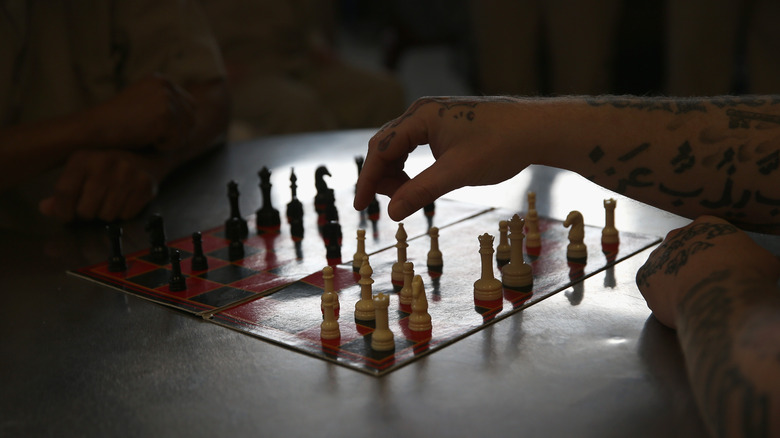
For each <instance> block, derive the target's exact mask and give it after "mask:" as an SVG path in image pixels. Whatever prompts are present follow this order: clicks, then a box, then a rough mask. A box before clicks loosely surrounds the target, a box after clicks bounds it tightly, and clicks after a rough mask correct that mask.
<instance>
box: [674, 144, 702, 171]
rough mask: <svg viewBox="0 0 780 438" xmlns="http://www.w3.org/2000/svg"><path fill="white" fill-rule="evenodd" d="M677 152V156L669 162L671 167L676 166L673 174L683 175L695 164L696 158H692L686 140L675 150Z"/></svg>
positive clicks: (689, 146)
mask: <svg viewBox="0 0 780 438" xmlns="http://www.w3.org/2000/svg"><path fill="white" fill-rule="evenodd" d="M677 152H678V153H677V156H676V157H674V158H672V161H671V162H670V163H671V164H672V165H673V166H676V167H675V168H674V173H683V172H685V171H686V170H688V169H690V168H691V167H693V165H694V164H695V163H696V157H694V156H693V150H692V149H691V145H690V143H688V141H687V140H686V141H685V143H683V144H682V146H680V147H679V148H677Z"/></svg>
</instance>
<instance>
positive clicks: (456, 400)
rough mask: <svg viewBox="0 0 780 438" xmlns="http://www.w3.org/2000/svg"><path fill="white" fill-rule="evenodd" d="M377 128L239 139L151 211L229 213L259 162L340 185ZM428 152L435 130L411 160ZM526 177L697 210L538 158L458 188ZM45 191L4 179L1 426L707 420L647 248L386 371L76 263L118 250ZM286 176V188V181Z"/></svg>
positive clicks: (574, 205) (467, 429) (465, 196)
mask: <svg viewBox="0 0 780 438" xmlns="http://www.w3.org/2000/svg"><path fill="white" fill-rule="evenodd" d="M370 136H371V132H370V131H365V130H359V131H344V132H331V133H314V134H300V135H291V136H280V137H269V138H265V139H260V140H256V141H251V142H245V143H240V144H234V145H230V146H228V147H224V148H222V149H220V150H217V151H215V152H213V153H210V154H209V155H207V156H205V157H202V158H200V159H198V160H196V161H194V162H193V163H191V164H190V165H188V166H186V168H185V169H182V170H180V171H178V172H177V173H176V174H174V175H173V176H172V177H171V178H170V179H169V181H168V182H167V183H166V184H165V185H164V186H163V187H162V188H161V192H160V195H159V196H158V198H157V199H156V200H155V201H154V202H153V203H152V205H151V206H150V207H149V210H148V212H146V214H147V215H148V214H149V213H151V212H159V213H161V214H162V215H163V216H164V217H165V220H166V229H167V232H168V234H169V237H170V238H176V237H181V236H185V235H188V234H190V233H191V232H192V231H193V230H202V229H208V228H212V227H214V226H216V225H219V224H221V223H222V222H224V220H225V218H227V217H228V216H229V204H228V202H227V199H226V196H225V193H226V192H225V190H226V189H225V184H226V183H227V181H229V180H231V179H233V180H236V181H237V182H238V183H239V187H247V188H249V187H256V186H257V171H258V170H259V169H260V168H261V167H262V166H268V167H269V168H270V169H271V170H272V171H273V172H274V174H273V175H274V176H273V178H274V180H273V182H274V186H275V187H287V185H289V181H286V178H288V176H289V169H290V167H292V166H294V167H295V170H296V174H298V176H299V185H300V186H301V190H303V193H304V194H305V193H307V192H306V190H308V189H306V188H305V187H307V186H308V185H309V184H311V186H312V188H311V190H312V193H313V171H314V169H315V168H316V167H317V166H318V165H320V164H325V165H327V166H328V168H329V169H330V171H331V173H332V174H333V175H334V177H333V178H331V179H330V181H329V183H330V185H331V187H337V188H338V187H342V188H343V187H349V186H350V185H351V184H354V182H355V175H356V167H355V163H354V161H353V158H354V156H355V155H359V154H364V153H365V150H366V145H367V141H368V139H369V138H370ZM431 160H432V159H431V157H430V152H429V150H428V149H427V148H426V147H421V148H419V149H418V151H416V152H415V153H414V154H412V157H411V158H410V161H409V165H408V168H409V169H410V172H412V173H415V172H417V171H419V170H420V169H422V168H423V167H424V166H426V165H427V164H428V163H430V162H431ZM307 175H311V176H307ZM274 190H276V189H274ZM528 190H534V191H536V192H537V199H538V201H537V209H538V210H539V214H540V215H542V216H548V217H552V218H557V219H563V218H565V216H566V214H567V213H568V212H569V211H570V210H574V209H577V210H580V211H581V212H582V213H583V215H584V217H585V222H586V223H588V224H592V225H599V226H600V225H603V207H602V205H601V203H602V200H603V199H605V198H608V197H614V198H616V199H617V200H618V208H617V211H616V224H617V226H618V228H619V229H621V230H626V231H635V232H642V233H647V234H654V235H657V236H659V237H662V236H664V235H665V234H666V232H668V231H669V230H670V229H672V228H675V227H678V226H681V225H684V224H685V223H687V221H686V220H684V219H682V218H679V217H677V216H673V215H670V214H668V213H665V212H662V211H660V210H657V209H654V208H651V207H648V206H645V205H642V204H639V203H637V202H634V201H632V200H630V199H628V198H625V197H621V196H619V195H616V194H615V193H612V192H608V191H605V190H603V189H601V188H600V187H598V186H595V185H593V184H592V183H590V182H588V181H587V180H585V179H583V178H581V177H579V176H577V175H575V174H572V173H569V172H566V171H561V170H559V169H552V168H547V167H540V166H532V167H530V168H528V169H526V170H524V171H523V172H522V173H520V174H519V175H518V176H517V177H515V178H513V179H512V180H510V181H508V182H505V183H502V184H500V185H498V186H493V187H480V188H468V189H461V190H460V191H457V192H455V193H452V194H450V195H448V197H449V198H452V199H458V200H463V201H468V202H475V203H480V204H485V205H487V206H497V207H505V208H510V209H516V210H521V209H522V208H523V207H524V202H525V201H524V196H525V193H526V192H527V191H528ZM42 193H43V188H41V187H35V186H30V187H23V188H20V189H16V190H13V191H8V192H5V193H2V194H0V254H2V263H1V264H0V272H2V277H0V278H2V292H0V293H2V295H3V300H2V303H3V305H2V309H1V310H0V313H1V314H2V318H0V334H1V336H0V357H2V359H0V376H2V377H1V378H2V384H1V386H2V391H0V392H1V393H2V395H0V435H2V436H53V435H56V436H226V435H229V434H230V435H240V436H246V435H250V434H251V435H256V436H295V437H300V436H315V435H316V436H337V435H338V436H372V437H385V436H387V437H391V436H393V437H395V436H410V437H412V436H427V435H431V434H436V435H441V436H475V435H483V436H509V435H512V436H517V435H520V436H598V437H605V436H633V437H641V436H686V437H690V436H703V435H705V432H704V429H703V426H702V423H701V420H700V419H699V415H698V413H697V410H696V406H695V404H694V401H693V399H692V394H691V391H690V389H689V385H688V381H687V377H686V375H685V371H684V367H683V362H682V355H681V351H680V349H679V346H678V344H677V341H676V338H675V334H674V332H672V331H671V330H668V329H666V328H665V327H663V326H661V325H660V324H659V323H658V322H657V321H655V320H654V319H653V318H652V317H651V316H650V311H649V310H648V309H647V307H646V305H645V302H644V300H643V299H642V297H641V295H640V294H639V292H638V290H637V288H636V285H635V283H634V276H635V274H636V271H637V269H638V268H639V267H640V266H641V265H642V263H643V262H644V261H645V259H646V258H647V255H648V254H649V250H645V251H643V252H641V253H639V254H638V255H637V256H634V257H631V258H630V259H628V260H626V261H623V262H621V263H619V264H617V265H616V266H615V267H614V268H612V269H609V270H607V271H605V272H601V273H599V274H597V275H595V276H593V277H590V278H588V279H586V280H585V281H584V282H582V283H580V284H578V285H576V286H575V287H572V288H569V289H566V290H564V291H562V292H560V293H558V294H556V295H554V296H552V297H551V298H549V299H546V300H544V301H542V302H540V303H538V304H535V305H533V306H531V307H529V308H527V309H525V310H523V311H521V312H519V313H517V314H515V315H513V316H511V317H509V318H507V319H505V320H503V321H500V322H498V323H496V324H493V325H491V326H488V327H487V328H485V329H483V330H481V331H479V332H477V333H476V334H473V335H471V336H469V337H467V338H465V339H463V340H460V341H458V342H456V343H455V344H453V345H451V346H448V347H446V348H444V349H442V350H440V351H437V352H435V353H433V354H430V355H427V356H425V357H423V358H421V359H420V360H417V361H415V362H414V363H412V364H410V365H408V366H406V367H403V368H401V369H399V370H397V371H394V372H392V373H390V374H389V375H386V376H384V377H381V378H377V377H374V376H370V375H367V374H364V373H360V372H356V371H354V370H351V369H348V368H345V367H341V366H338V365H335V364H331V363H328V362H326V361H323V360H320V359H316V358H312V357H308V356H305V355H302V354H300V353H297V352H295V351H291V350H288V349H285V348H282V347H280V346H278V345H274V344H271V343H267V342H264V341H262V340H259V339H256V338H253V337H250V336H247V335H244V334H241V333H237V332H235V331H232V330H229V329H226V328H223V327H219V326H217V325H215V324H211V323H208V322H205V321H203V320H200V319H198V318H195V317H193V316H191V315H188V314H185V313H182V312H178V311H174V310H171V309H168V308H165V307H162V306H160V305H156V304H153V303H150V302H147V301H144V300H142V299H139V298H136V297H134V296H130V295H127V294H125V293H122V292H119V291H116V290H114V289H110V288H107V287H105V286H102V285H99V284H94V283H91V282H88V281H85V280H83V279H80V278H76V277H74V276H71V275H68V274H67V273H66V271H67V270H69V269H75V268H79V267H82V266H85V265H89V264H94V263H99V262H102V261H104V260H105V259H106V257H107V254H108V249H107V243H106V239H105V232H104V229H103V228H102V227H101V226H99V225H98V224H82V225H59V224H57V223H54V222H52V221H50V220H48V219H46V218H42V217H40V216H39V215H38V214H37V213H36V211H35V204H36V198H37V197H38V196H40V195H41V194H42ZM253 193H254V191H253V190H248V189H245V190H242V196H241V211H242V212H251V211H254V210H255V209H257V208H258V207H259V205H260V202H261V200H260V196H259V191H258V192H257V195H254V194H253ZM274 193H280V194H279V195H278V197H276V195H274V196H275V197H276V199H277V200H276V201H275V203H277V204H279V205H281V204H282V203H285V202H287V198H288V196H289V194H288V192H287V191H286V190H284V191H281V192H276V191H275V192H274ZM299 193H301V192H299ZM300 198H301V199H308V198H306V197H305V196H300ZM381 201H382V204H383V205H384V206H386V204H387V202H386V198H382V199H381ZM277 208H278V205H277ZM144 220H145V216H143V215H142V216H141V217H139V218H138V219H136V220H133V221H130V222H128V223H126V224H125V233H124V249H125V251H127V252H130V251H137V250H141V249H144V248H146V247H147V246H148V243H147V236H146V233H145V231H144Z"/></svg>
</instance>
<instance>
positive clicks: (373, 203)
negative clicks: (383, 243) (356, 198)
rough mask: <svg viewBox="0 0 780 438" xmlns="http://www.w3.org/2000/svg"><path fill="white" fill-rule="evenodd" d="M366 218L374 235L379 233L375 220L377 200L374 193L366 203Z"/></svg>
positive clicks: (377, 218)
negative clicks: (368, 202) (369, 201)
mask: <svg viewBox="0 0 780 438" xmlns="http://www.w3.org/2000/svg"><path fill="white" fill-rule="evenodd" d="M367 210H368V219H369V220H370V221H371V229H372V231H373V234H374V237H377V236H378V235H379V231H378V230H377V226H376V224H377V222H378V221H379V210H380V209H379V201H378V200H377V199H376V195H375V196H374V198H373V199H372V200H371V203H370V204H368V209H367Z"/></svg>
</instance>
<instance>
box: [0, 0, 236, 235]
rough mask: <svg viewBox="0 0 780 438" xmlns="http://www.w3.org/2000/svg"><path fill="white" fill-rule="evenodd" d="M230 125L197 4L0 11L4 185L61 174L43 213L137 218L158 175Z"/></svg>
mask: <svg viewBox="0 0 780 438" xmlns="http://www.w3.org/2000/svg"><path fill="white" fill-rule="evenodd" d="M228 118H229V97H228V94H227V90H226V85H225V74H224V69H223V67H222V61H221V58H220V55H219V51H218V48H217V45H216V43H215V41H214V39H213V38H212V35H211V33H210V31H209V27H208V24H207V22H206V21H205V19H204V17H203V15H202V12H201V10H200V8H199V5H197V4H194V3H191V2H189V1H182V0H178V1H173V0H153V1H152V0H137V1H136V0H134V1H132V2H122V1H105V0H101V1H97V0H94V1H87V2H76V3H73V2H67V1H65V0H55V1H35V0H28V1H21V0H19V1H8V2H3V3H2V5H0V189H6V188H9V187H13V186H15V185H18V184H20V183H22V182H25V181H29V180H32V179H34V178H39V177H42V176H43V175H44V174H46V173H47V172H50V171H54V172H58V175H57V176H56V177H55V181H56V182H54V183H53V187H52V188H51V195H50V196H49V197H46V198H45V199H43V200H42V201H41V202H40V205H39V209H40V211H41V213H43V214H45V215H47V216H51V217H53V218H56V219H58V220H61V221H64V222H70V221H73V220H95V219H100V220H104V221H114V220H118V219H128V218H131V217H133V216H135V215H136V214H138V213H139V212H140V211H141V210H142V209H143V207H144V206H145V205H146V204H147V203H148V202H149V201H150V200H151V199H152V198H153V197H154V196H155V194H156V190H157V186H158V184H159V183H160V182H161V181H162V180H163V179H164V178H165V176H166V175H168V174H169V173H170V172H171V171H172V170H173V169H175V168H176V167H178V166H180V165H182V164H183V163H185V162H187V161H188V160H190V159H191V158H193V157H195V156H197V155H199V154H201V153H203V152H204V151H206V150H208V149H209V148H212V147H213V146H215V145H217V144H218V143H219V142H220V141H221V139H222V138H223V137H224V133H225V130H226V127H227V122H228Z"/></svg>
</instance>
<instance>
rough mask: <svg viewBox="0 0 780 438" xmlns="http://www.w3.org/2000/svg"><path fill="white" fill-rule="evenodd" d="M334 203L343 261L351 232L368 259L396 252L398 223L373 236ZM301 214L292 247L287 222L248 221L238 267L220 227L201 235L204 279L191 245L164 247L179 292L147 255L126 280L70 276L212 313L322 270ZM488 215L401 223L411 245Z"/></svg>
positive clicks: (309, 225)
mask: <svg viewBox="0 0 780 438" xmlns="http://www.w3.org/2000/svg"><path fill="white" fill-rule="evenodd" d="M339 195H340V196H338V197H337V203H338V205H339V211H340V212H341V214H340V218H339V222H340V224H341V227H342V233H343V235H344V238H343V246H342V250H341V254H342V260H343V261H345V262H349V261H351V260H352V255H353V254H354V253H355V251H356V250H357V241H356V238H355V235H356V233H355V232H356V230H357V229H358V228H359V227H365V228H368V231H367V236H366V252H368V253H369V254H370V253H373V252H377V251H381V250H383V249H386V248H388V247H390V246H393V245H395V243H396V239H395V234H396V232H397V226H396V224H395V223H393V222H392V221H390V220H388V219H380V220H379V221H377V225H376V229H373V226H372V223H371V222H370V221H368V219H367V218H366V217H365V216H364V215H361V214H360V213H358V212H356V211H355V210H354V209H353V208H352V205H351V202H352V195H351V193H340V194H339ZM304 208H305V212H304V222H305V224H306V226H305V234H304V238H303V240H302V241H300V242H297V243H296V242H294V241H293V239H292V237H291V236H290V232H289V231H290V227H289V226H288V225H287V224H286V223H284V222H285V220H284V218H283V219H282V221H283V224H282V227H281V229H280V230H279V232H267V231H262V230H260V231H259V232H258V230H256V228H255V223H254V216H250V217H249V218H247V221H248V226H249V238H247V239H246V240H245V241H244V253H245V256H244V258H242V259H240V260H235V261H231V260H230V258H229V251H228V246H229V244H230V241H229V240H228V239H226V238H225V232H224V226H220V227H217V228H214V229H211V230H208V231H205V232H202V239H203V251H204V253H205V254H206V257H207V259H208V265H209V268H208V270H206V271H193V270H192V269H191V256H192V251H193V244H192V239H191V237H183V238H180V239H176V240H173V241H170V242H168V244H167V246H168V247H169V248H174V249H178V250H179V251H180V252H181V268H182V273H183V274H184V276H185V281H186V284H187V288H186V290H184V291H180V292H174V291H171V290H170V288H169V287H168V282H169V280H170V277H171V265H170V264H163V265H160V264H157V263H155V262H154V259H153V258H152V257H151V256H150V255H149V251H148V250H144V251H139V252H136V253H133V254H129V255H127V256H126V259H127V270H126V271H123V272H110V271H109V269H108V262H107V261H106V262H103V263H99V264H97V265H93V266H87V267H85V268H81V269H78V270H76V271H73V272H72V273H73V274H75V275H78V276H81V277H84V278H87V279H90V280H95V281H98V282H100V283H104V284H107V285H109V286H112V287H115V288H118V289H120V290H123V291H125V292H128V293H131V294H134V295H138V296H140V297H142V298H145V299H148V300H151V301H154V302H156V303H160V304H164V305H167V306H171V307H175V308H177V309H181V310H184V311H187V312H191V313H195V314H207V313H212V312H214V311H216V310H218V309H220V308H222V307H225V306H230V305H233V304H235V303H238V302H242V301H245V300H251V299H252V298H255V297H258V296H262V295H265V294H268V293H270V292H272V291H274V290H275V289H278V288H279V287H281V286H284V285H287V284H290V283H292V282H294V281H297V280H300V279H302V278H304V277H306V276H308V275H309V274H311V273H312V272H317V271H318V270H321V269H322V267H323V266H325V265H327V263H328V262H327V259H326V257H325V255H326V251H325V244H324V241H323V240H322V237H321V236H320V234H319V229H318V226H317V214H316V212H315V211H314V207H313V206H312V205H309V206H307V205H305V204H304ZM486 210H487V209H486V208H485V207H481V206H475V205H470V204H464V203H458V202H454V201H449V200H440V201H437V202H436V212H435V214H434V216H433V217H432V218H430V217H427V216H425V215H424V214H423V212H420V213H418V214H415V215H413V216H412V217H410V218H408V220H407V221H406V222H405V229H406V232H407V234H408V235H409V237H410V238H414V237H415V236H420V235H423V234H425V233H426V232H427V230H428V226H429V223H430V222H431V221H432V223H433V224H434V225H437V226H446V225H448V224H452V223H454V222H457V221H459V220H463V219H466V218H469V217H472V216H474V215H479V214H481V213H484V212H485V211H486ZM282 216H283V215H282ZM193 231H195V230H193Z"/></svg>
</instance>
